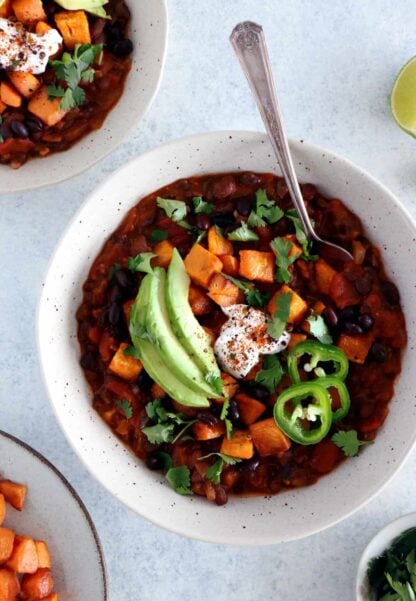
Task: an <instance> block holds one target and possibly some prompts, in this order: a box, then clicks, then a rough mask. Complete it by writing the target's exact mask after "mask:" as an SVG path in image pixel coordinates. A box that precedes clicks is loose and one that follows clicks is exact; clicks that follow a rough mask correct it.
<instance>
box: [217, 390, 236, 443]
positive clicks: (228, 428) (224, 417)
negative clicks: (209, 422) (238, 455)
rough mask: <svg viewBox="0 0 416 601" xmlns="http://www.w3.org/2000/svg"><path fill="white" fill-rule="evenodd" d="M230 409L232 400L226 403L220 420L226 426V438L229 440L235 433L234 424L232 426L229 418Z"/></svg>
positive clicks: (227, 400)
mask: <svg viewBox="0 0 416 601" xmlns="http://www.w3.org/2000/svg"><path fill="white" fill-rule="evenodd" d="M229 408H230V399H226V400H225V401H224V403H223V406H222V409H221V414H220V420H222V421H223V422H224V424H225V431H226V436H227V438H228V439H229V438H231V435H232V433H233V424H232V422H231V420H230V419H229V418H228V417H227V416H228V410H229Z"/></svg>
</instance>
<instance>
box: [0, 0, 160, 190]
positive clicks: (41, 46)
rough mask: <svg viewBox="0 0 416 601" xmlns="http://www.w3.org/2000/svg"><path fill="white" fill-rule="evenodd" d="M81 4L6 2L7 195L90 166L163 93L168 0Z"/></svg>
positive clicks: (2, 11) (3, 139) (0, 49)
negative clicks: (162, 82)
mask: <svg viewBox="0 0 416 601" xmlns="http://www.w3.org/2000/svg"><path fill="white" fill-rule="evenodd" d="M101 4H103V6H101ZM98 5H100V6H98ZM75 6H76V9H77V10H74V9H73V8H72V4H71V2H70V1H69V0H6V1H5V2H4V3H2V6H0V20H1V25H2V28H3V33H2V34H0V65H1V66H2V68H3V70H0V170H1V172H2V175H1V184H0V192H13V191H20V190H27V189H33V188H37V187H40V186H45V185H50V184H54V183H58V182H60V181H63V180H65V179H68V178H70V177H73V176H75V175H77V174H79V173H81V172H82V171H84V170H86V169H88V168H90V167H91V166H92V165H94V164H95V163H97V162H98V161H100V160H101V159H102V158H104V157H105V156H106V155H107V154H109V153H110V152H112V151H113V150H114V149H115V148H116V147H117V146H118V145H119V144H120V143H121V142H122V140H123V139H124V138H125V137H126V136H127V135H128V134H129V133H130V132H131V131H132V130H133V128H134V127H135V126H136V125H137V124H138V122H139V121H140V120H141V118H142V117H143V115H144V114H145V112H146V111H147V109H148V108H149V106H150V105H151V103H152V101H153V99H154V97H155V95H156V92H157V90H158V87H159V84H160V80H161V76H162V71H163V66H164V60H165V54H166V47H167V27H168V25H167V8H166V2H165V0H141V1H140V2H136V1H134V2H129V0H107V2H106V3H103V2H99V3H96V4H95V5H94V7H93V8H91V5H90V4H89V3H88V2H85V3H82V2H78V3H76V4H75ZM81 7H84V8H83V9H82V10H81V9H80V8H81ZM97 11H101V12H98V13H97ZM101 14H102V16H100V15H101ZM105 15H107V16H105ZM2 35H3V38H4V39H2V37H1V36H2ZM40 56H42V57H44V58H43V59H42V60H40ZM16 57H21V58H16Z"/></svg>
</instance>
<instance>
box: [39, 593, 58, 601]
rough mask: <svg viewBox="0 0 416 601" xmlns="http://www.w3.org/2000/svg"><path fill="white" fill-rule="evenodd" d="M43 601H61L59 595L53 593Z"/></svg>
mask: <svg viewBox="0 0 416 601" xmlns="http://www.w3.org/2000/svg"><path fill="white" fill-rule="evenodd" d="M42 601H59V599H58V593H51V594H50V595H48V596H47V597H44V598H43V599H42Z"/></svg>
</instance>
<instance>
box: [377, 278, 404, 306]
mask: <svg viewBox="0 0 416 601" xmlns="http://www.w3.org/2000/svg"><path fill="white" fill-rule="evenodd" d="M381 291H382V293H383V296H384V298H385V299H386V301H387V302H388V303H390V305H398V304H399V303H400V293H399V291H398V290H397V286H396V285H395V284H393V282H383V283H382V284H381Z"/></svg>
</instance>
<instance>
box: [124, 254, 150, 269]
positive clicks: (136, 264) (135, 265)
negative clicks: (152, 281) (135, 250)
mask: <svg viewBox="0 0 416 601" xmlns="http://www.w3.org/2000/svg"><path fill="white" fill-rule="evenodd" d="M156 256H157V255H155V254H154V253H139V254H138V255H136V256H135V257H129V259H128V262H127V267H128V268H129V269H130V270H131V271H143V272H144V273H153V269H152V266H151V265H150V261H151V260H152V259H153V258H154V257H156Z"/></svg>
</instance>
